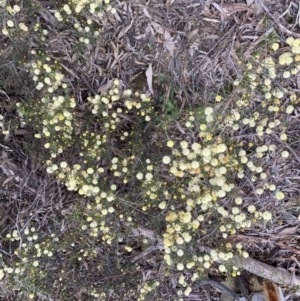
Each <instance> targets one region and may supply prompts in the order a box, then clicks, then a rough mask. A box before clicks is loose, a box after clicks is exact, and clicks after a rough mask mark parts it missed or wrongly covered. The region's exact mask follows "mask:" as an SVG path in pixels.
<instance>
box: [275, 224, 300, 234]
mask: <svg viewBox="0 0 300 301" xmlns="http://www.w3.org/2000/svg"><path fill="white" fill-rule="evenodd" d="M297 229H298V225H296V226H294V227H286V228H284V229H283V230H281V231H279V232H278V233H277V235H278V236H283V235H287V234H293V233H295V231H296V230H297Z"/></svg>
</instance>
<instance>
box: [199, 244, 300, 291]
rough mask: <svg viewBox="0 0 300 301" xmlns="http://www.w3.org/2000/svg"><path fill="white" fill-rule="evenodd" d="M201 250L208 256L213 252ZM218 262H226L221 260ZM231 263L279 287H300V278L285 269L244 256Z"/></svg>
mask: <svg viewBox="0 0 300 301" xmlns="http://www.w3.org/2000/svg"><path fill="white" fill-rule="evenodd" d="M200 250H201V251H202V252H206V253H208V254H209V253H210V252H211V251H213V249H211V248H209V247H206V246H200ZM218 262H224V261H223V260H221V259H220V260H218ZM230 262H231V263H232V264H234V265H235V266H236V267H238V268H239V269H243V270H246V271H248V272H250V273H252V274H254V275H256V276H260V277H261V278H264V279H265V280H269V281H272V282H275V283H277V284H279V285H288V286H300V277H298V276H295V275H294V274H292V273H289V272H288V271H287V270H285V269H282V268H276V267H273V266H271V265H268V264H266V263H263V262H260V261H258V260H256V259H253V258H251V257H248V258H244V257H242V256H237V255H235V256H233V258H232V259H231V260H230Z"/></svg>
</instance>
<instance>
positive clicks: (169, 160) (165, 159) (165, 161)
mask: <svg viewBox="0 0 300 301" xmlns="http://www.w3.org/2000/svg"><path fill="white" fill-rule="evenodd" d="M162 161H163V163H164V164H169V163H170V162H171V158H170V157H169V156H164V157H163V159H162Z"/></svg>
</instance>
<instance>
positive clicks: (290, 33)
mask: <svg viewBox="0 0 300 301" xmlns="http://www.w3.org/2000/svg"><path fill="white" fill-rule="evenodd" d="M259 3H260V4H261V6H262V7H263V9H264V10H265V12H266V13H267V15H268V16H269V17H270V18H271V19H272V20H273V21H274V22H275V24H276V25H277V26H278V27H279V29H280V30H281V31H282V32H284V33H286V34H287V35H289V36H294V37H296V38H300V34H299V33H296V32H292V31H291V30H289V29H287V28H285V27H284V26H283V25H282V24H281V23H280V22H279V19H278V18H276V17H274V16H273V15H272V14H271V13H270V11H269V9H268V8H267V7H266V6H265V4H264V3H263V1H262V0H259Z"/></svg>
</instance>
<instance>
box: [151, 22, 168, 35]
mask: <svg viewBox="0 0 300 301" xmlns="http://www.w3.org/2000/svg"><path fill="white" fill-rule="evenodd" d="M151 25H152V26H153V28H154V30H155V31H156V32H157V33H160V34H162V35H163V34H164V33H165V30H164V28H163V27H162V26H161V25H159V24H158V23H156V22H154V21H152V22H151Z"/></svg>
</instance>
